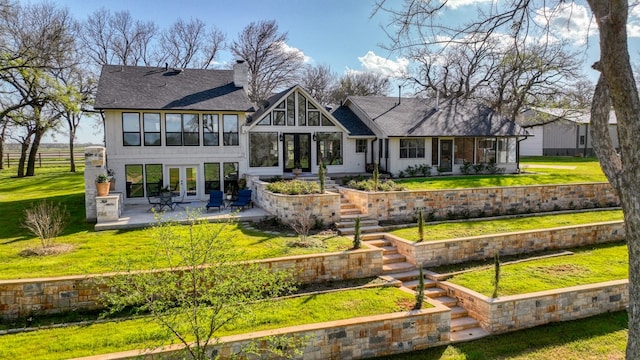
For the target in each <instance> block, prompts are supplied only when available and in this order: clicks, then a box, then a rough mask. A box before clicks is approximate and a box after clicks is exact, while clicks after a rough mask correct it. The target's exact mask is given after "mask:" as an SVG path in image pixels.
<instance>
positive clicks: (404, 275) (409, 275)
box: [393, 265, 427, 283]
mask: <svg viewBox="0 0 640 360" xmlns="http://www.w3.org/2000/svg"><path fill="white" fill-rule="evenodd" d="M418 276H420V273H419V272H418V269H416V267H415V265H414V266H413V268H412V269H408V270H407V271H403V272H397V273H395V274H393V278H394V279H396V280H400V281H402V282H403V283H404V282H405V281H411V280H415V279H417V278H418ZM425 281H427V279H425Z"/></svg>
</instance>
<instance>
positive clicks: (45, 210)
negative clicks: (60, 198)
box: [22, 201, 69, 248]
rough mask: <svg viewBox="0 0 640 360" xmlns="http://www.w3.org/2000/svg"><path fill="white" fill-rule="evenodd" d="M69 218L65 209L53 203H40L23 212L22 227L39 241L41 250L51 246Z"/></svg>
mask: <svg viewBox="0 0 640 360" xmlns="http://www.w3.org/2000/svg"><path fill="white" fill-rule="evenodd" d="M68 217H69V212H68V211H67V209H66V208H65V207H64V206H62V205H60V204H54V203H48V202H46V201H40V202H38V203H36V204H35V205H34V206H33V207H31V208H29V209H26V210H25V211H24V219H23V222H22V226H23V227H24V228H25V229H27V230H28V231H29V232H30V233H32V234H33V235H35V236H37V237H38V238H39V239H40V243H41V244H42V247H43V248H46V247H50V246H51V245H53V240H54V239H55V238H56V237H57V236H58V235H60V234H61V233H62V230H63V228H64V224H65V222H66V221H67V218H68Z"/></svg>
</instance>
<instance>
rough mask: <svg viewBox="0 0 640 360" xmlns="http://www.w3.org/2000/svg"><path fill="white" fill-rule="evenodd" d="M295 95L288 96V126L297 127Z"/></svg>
mask: <svg viewBox="0 0 640 360" xmlns="http://www.w3.org/2000/svg"><path fill="white" fill-rule="evenodd" d="M294 94H295V93H294ZM294 94H291V95H289V96H287V126H296V100H295V98H294Z"/></svg>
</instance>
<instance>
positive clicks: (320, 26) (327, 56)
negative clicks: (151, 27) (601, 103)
mask: <svg viewBox="0 0 640 360" xmlns="http://www.w3.org/2000/svg"><path fill="white" fill-rule="evenodd" d="M484 2H488V3H490V2H491V0H450V1H448V3H447V12H446V13H445V14H444V15H443V16H442V18H441V21H442V22H444V23H455V22H458V21H459V20H460V19H473V17H474V16H475V13H476V12H475V6H476V5H477V4H482V3H484ZM54 3H55V4H56V5H58V6H60V7H66V8H68V9H69V11H70V12H71V14H72V15H73V16H74V17H75V18H76V19H78V20H81V21H85V20H86V19H87V17H88V16H90V15H91V14H92V13H93V12H95V11H96V10H98V9H100V8H102V7H105V8H107V9H109V10H111V11H112V12H116V11H123V10H128V11H129V12H130V13H131V15H132V17H133V18H134V19H136V20H142V21H153V22H155V23H156V24H157V25H158V26H159V27H160V29H164V28H167V27H169V26H170V25H171V24H172V23H174V22H175V21H176V20H177V19H178V18H182V19H184V20H188V19H190V18H199V19H201V20H203V21H205V22H206V23H207V24H212V25H215V26H216V27H217V28H218V29H219V30H221V31H223V32H224V33H226V35H227V39H228V40H233V39H235V38H236V37H237V34H238V33H239V32H240V31H241V30H242V29H243V28H244V27H245V26H246V25H248V24H249V23H250V22H252V21H261V20H276V22H277V24H278V27H279V30H280V31H282V32H287V33H288V40H287V42H286V45H287V46H288V47H290V48H291V49H292V50H293V51H300V52H302V53H304V56H305V61H306V62H307V63H310V64H313V65H320V64H326V65H329V66H330V67H331V69H332V70H333V71H334V72H336V73H337V74H338V75H342V74H344V73H345V72H346V71H365V70H366V71H374V72H380V73H383V74H385V75H390V76H393V75H395V74H398V73H400V72H402V71H406V70H407V68H408V67H409V68H410V67H411V63H410V61H409V60H408V59H406V58H404V57H402V56H401V55H400V54H395V53H390V52H389V51H388V50H385V49H384V48H383V47H381V44H388V43H389V40H388V37H387V35H386V33H385V29H384V28H385V27H386V26H387V25H388V24H389V17H388V14H386V13H377V14H375V15H374V16H372V11H373V4H374V1H373V0H368V1H367V0H205V1H196V0H181V1H176V0H172V1H166V0H155V1H148V0H108V1H99V0H54ZM387 3H388V4H392V5H400V4H401V2H400V1H399V0H387ZM638 8H640V7H634V8H632V9H631V11H630V13H631V16H630V20H629V26H628V29H629V34H630V39H629V44H630V53H631V55H632V58H633V57H636V58H637V57H638V55H639V53H638V49H639V48H640V47H639V46H638V45H639V44H640V9H638ZM550 10H551V9H539V11H538V15H537V16H538V18H539V19H540V20H541V21H542V19H544V15H545V11H546V12H549V11H550ZM555 10H556V14H555V16H554V17H553V21H552V22H551V23H550V26H551V28H552V31H551V33H552V34H556V36H558V37H560V38H563V39H567V40H570V41H571V42H572V43H573V44H575V46H576V49H578V50H580V51H581V54H582V55H581V56H584V57H585V74H587V75H588V76H589V78H591V79H592V80H595V78H596V76H597V74H596V73H595V72H594V71H593V70H590V68H589V67H590V65H591V64H592V63H593V62H594V61H595V60H597V58H598V42H597V29H596V25H595V23H594V22H592V21H591V17H590V16H591V15H590V12H589V11H588V8H587V7H586V4H584V3H583V5H580V3H579V2H578V3H577V5H573V6H569V5H566V6H565V7H564V8H562V9H555ZM389 29H390V30H391V29H392V28H389ZM235 60H236V59H234V58H233V57H232V56H231V54H230V53H229V52H224V53H222V54H221V56H220V57H219V58H218V59H217V61H218V62H219V63H220V67H224V64H228V63H233V62H234V61H235ZM94 132H95V129H91V128H90V127H88V128H87V127H83V129H82V131H81V133H80V138H79V139H78V140H79V142H87V141H97V142H100V141H101V135H95V134H93V133H94ZM57 141H58V142H66V139H64V137H61V136H58V137H57Z"/></svg>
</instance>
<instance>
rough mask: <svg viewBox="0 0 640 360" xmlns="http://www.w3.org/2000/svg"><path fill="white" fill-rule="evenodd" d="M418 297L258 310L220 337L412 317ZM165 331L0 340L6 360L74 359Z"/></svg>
mask: <svg viewBox="0 0 640 360" xmlns="http://www.w3.org/2000/svg"><path fill="white" fill-rule="evenodd" d="M414 301H415V299H414V296H413V295H411V294H409V293H407V292H404V291H401V290H399V289H397V288H395V287H378V288H369V289H356V290H344V291H339V292H332V293H325V294H317V295H304V296H299V297H295V298H290V299H285V300H282V301H267V302H261V303H257V304H254V306H253V309H252V310H253V311H252V314H253V316H251V317H248V318H247V319H244V320H243V321H240V322H238V323H236V324H235V325H234V326H233V327H228V328H226V329H225V330H224V331H223V332H221V333H219V334H217V335H218V336H225V335H232V334H242V333H247V332H254V331H260V330H267V329H277V328H282V327H288V326H294V325H302V324H312V323H319V322H325V321H333V320H342V319H349V318H352V317H354V316H370V315H378V314H386V313H393V312H398V311H407V310H409V309H410V308H411V307H412V306H413V304H414ZM163 339H165V334H164V333H163V331H162V328H161V327H160V326H159V325H158V324H156V323H154V322H150V321H149V319H148V318H138V319H132V320H123V321H109V322H105V323H96V324H91V325H71V326H68V327H64V328H55V329H46V330H38V331H33V332H24V333H18V334H8V335H2V336H0V359H19V358H22V357H24V355H25V354H29V357H30V358H34V359H41V360H44V359H68V358H73V357H80V356H88V355H94V354H104V353H109V352H117V351H124V350H132V349H142V348H147V347H150V346H152V345H156V346H157V345H160V344H168V342H166V341H163Z"/></svg>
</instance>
